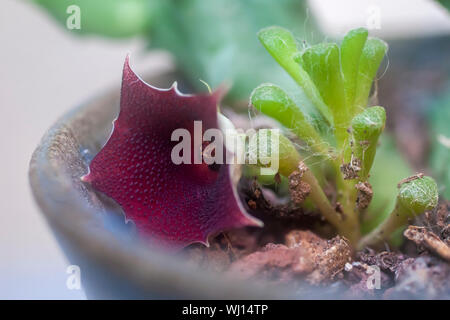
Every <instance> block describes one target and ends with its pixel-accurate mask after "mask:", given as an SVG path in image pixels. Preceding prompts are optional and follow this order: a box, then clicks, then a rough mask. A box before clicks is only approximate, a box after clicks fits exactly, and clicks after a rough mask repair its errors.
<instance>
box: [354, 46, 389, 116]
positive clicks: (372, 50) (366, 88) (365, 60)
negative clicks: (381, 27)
mask: <svg viewBox="0 0 450 320" xmlns="http://www.w3.org/2000/svg"><path fill="white" fill-rule="evenodd" d="M387 49H388V45H387V43H386V42H384V41H383V40H380V39H377V38H369V39H367V41H366V44H365V45H364V48H363V51H362V54H361V58H360V60H359V71H358V77H357V83H356V95H355V102H354V106H355V108H356V113H358V112H361V111H362V110H364V108H365V107H366V106H367V99H368V98H369V94H370V89H371V87H372V82H373V79H374V78H375V75H376V74H377V70H378V68H379V66H380V63H381V61H382V60H383V57H384V55H385V54H386V52H387Z"/></svg>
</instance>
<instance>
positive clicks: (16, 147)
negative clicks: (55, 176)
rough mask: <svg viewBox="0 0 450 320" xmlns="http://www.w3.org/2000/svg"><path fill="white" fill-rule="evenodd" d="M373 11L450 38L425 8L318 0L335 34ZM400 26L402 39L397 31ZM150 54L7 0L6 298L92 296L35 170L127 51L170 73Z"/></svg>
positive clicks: (0, 287) (437, 15)
mask: <svg viewBox="0 0 450 320" xmlns="http://www.w3.org/2000/svg"><path fill="white" fill-rule="evenodd" d="M55 1H57V0H55ZM337 3H340V4H343V5H344V7H342V6H339V5H337ZM389 4H390V5H391V9H390V7H389ZM369 5H379V6H380V7H381V10H382V11H381V13H382V15H381V19H382V20H381V23H382V25H381V26H382V29H381V30H380V31H379V32H382V33H384V34H386V33H387V34H391V35H395V36H398V35H399V34H400V35H409V36H411V35H414V33H415V32H419V31H420V30H421V31H422V33H434V32H438V33H442V32H448V31H449V30H450V25H449V23H450V22H449V19H448V16H446V13H445V12H444V11H443V10H441V9H440V8H438V7H437V6H436V4H434V3H431V2H430V1H426V0H408V1H406V0H401V1H391V0H389V1H382V0H380V1H361V0H357V1H348V0H346V1H334V0H333V1H332V0H317V1H311V8H312V11H314V13H318V14H319V15H318V17H319V22H320V25H321V26H322V27H323V28H324V29H325V30H328V31H329V32H330V33H333V34H341V33H343V32H344V29H345V30H347V28H348V27H353V26H355V25H363V26H364V25H365V21H366V20H365V19H367V11H366V10H367V7H368V6H369ZM348 8H350V9H348ZM417 26H418V27H419V28H417ZM413 27H414V28H415V29H414V28H413ZM394 28H395V29H396V30H397V31H396V33H392V32H390V30H393V29H394ZM417 29H418V30H419V31H417ZM414 30H416V31H414ZM419 33H420V32H419ZM143 47H144V44H143V43H142V42H140V41H139V40H136V39H135V40H127V41H120V42H118V41H115V42H113V41H107V40H103V39H101V38H83V39H80V38H77V37H73V36H71V35H70V34H69V32H67V31H65V30H63V29H62V28H61V27H59V26H56V24H55V23H54V22H53V20H50V19H49V18H48V17H47V15H46V14H45V13H44V12H43V11H41V10H37V9H36V8H34V7H33V6H32V5H31V4H29V3H25V2H23V1H18V0H1V3H0V108H1V109H0V112H1V113H0V150H1V151H0V152H1V157H0V172H1V174H0V200H1V201H0V228H1V229H0V298H3V299H5V298H6V299H17V298H41V299H45V298H60V299H79V298H83V297H84V294H83V292H82V291H70V290H68V289H67V288H66V285H65V282H66V279H67V274H66V267H67V265H68V262H67V261H66V259H65V258H64V256H63V255H62V252H61V251H60V249H59V247H58V245H57V243H56V242H55V240H54V238H53V236H52V234H51V233H50V230H49V228H48V226H47V225H46V223H45V221H44V220H43V218H42V216H41V214H40V213H39V211H38V209H37V207H36V205H35V204H34V201H33V199H32V197H31V193H30V190H29V185H28V177H27V170H28V162H29V160H30V157H31V153H32V151H33V149H34V148H35V146H36V145H37V143H38V142H39V139H40V138H41V137H42V135H43V134H44V132H45V130H46V129H47V128H48V127H49V126H50V125H51V124H52V123H53V122H54V121H55V120H56V119H57V118H58V117H59V116H61V115H62V114H63V113H64V112H65V111H67V110H69V109H70V108H71V107H73V106H76V105H77V104H79V103H80V102H83V101H84V100H85V99H86V98H88V97H90V96H92V95H94V94H95V93H96V92H98V91H99V90H100V91H101V90H103V89H105V88H107V87H110V86H118V85H119V84H120V77H121V68H122V64H123V60H124V57H125V54H126V52H128V51H131V52H132V53H133V59H132V64H133V65H134V67H135V69H136V70H137V71H138V72H139V70H146V71H148V70H154V71H155V72H158V70H161V69H164V68H167V67H168V66H170V59H169V58H168V57H167V55H165V54H163V53H161V52H159V53H158V52H156V53H148V52H146V53H145V55H144V54H142V53H143V50H142V48H143Z"/></svg>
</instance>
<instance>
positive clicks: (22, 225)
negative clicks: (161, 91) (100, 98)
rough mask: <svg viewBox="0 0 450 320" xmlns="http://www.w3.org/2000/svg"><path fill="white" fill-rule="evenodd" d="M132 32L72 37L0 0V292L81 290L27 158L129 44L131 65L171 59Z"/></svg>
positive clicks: (108, 75)
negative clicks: (35, 192) (37, 194)
mask: <svg viewBox="0 0 450 320" xmlns="http://www.w3.org/2000/svg"><path fill="white" fill-rule="evenodd" d="M143 47H144V44H143V43H141V42H140V41H138V40H125V41H114V42H113V41H109V40H104V39H101V38H78V37H76V36H71V35H70V34H69V32H68V31H66V30H64V29H63V28H61V27H60V26H57V25H56V23H54V21H53V20H51V19H49V18H48V16H47V15H46V14H45V13H44V12H43V11H42V10H38V9H37V8H35V7H34V6H33V5H32V4H30V3H26V2H24V1H17V0H1V2H0V108H1V109H0V150H1V151H0V152H1V157H0V172H1V174H0V199H1V201H0V228H1V229H0V298H3V299H16V298H30V299H33V298H42V299H46V298H61V299H78V298H83V297H84V294H83V292H81V291H71V290H68V289H67V288H66V279H67V274H66V268H67V265H68V262H67V260H66V259H65V257H64V256H63V255H62V253H61V251H60V249H59V247H58V244H57V243H56V241H55V240H54V238H53V235H52V234H51V233H50V230H49V228H48V226H47V225H46V222H45V220H44V219H43V218H42V215H41V214H40V213H39V211H38V208H37V206H36V205H35V203H34V201H33V199H32V196H31V192H30V188H29V185H28V163H29V161H30V158H31V154H32V152H33V150H34V148H35V147H36V145H37V144H38V142H39V140H40V138H41V137H42V136H43V134H44V132H45V130H47V129H48V128H49V127H50V125H51V124H52V123H53V122H54V121H55V120H56V119H57V118H58V117H60V116H61V115H62V114H63V113H64V112H65V111H67V110H69V109H70V108H72V107H74V106H76V105H78V104H79V103H81V102H83V101H84V100H86V99H87V98H89V97H91V96H93V95H95V93H96V92H98V91H101V90H105V89H107V88H108V87H111V86H119V85H120V80H121V72H122V65H123V61H124V58H125V55H126V53H127V52H128V51H130V52H131V53H132V64H133V66H134V67H135V69H136V71H139V70H144V69H145V70H154V71H155V72H157V71H158V70H161V69H163V68H167V66H168V65H169V59H168V57H167V56H166V55H164V54H162V53H152V54H149V53H148V52H147V53H145V57H144V55H143V49H142V48H143Z"/></svg>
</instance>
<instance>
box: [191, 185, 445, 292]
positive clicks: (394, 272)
mask: <svg viewBox="0 0 450 320" xmlns="http://www.w3.org/2000/svg"><path fill="white" fill-rule="evenodd" d="M239 192H240V195H241V198H242V201H243V203H246V204H247V210H248V211H249V212H250V213H251V214H252V215H254V216H256V217H258V218H260V219H261V220H263V221H264V223H265V227H264V228H243V229H237V230H232V231H228V232H223V233H220V234H218V235H215V236H212V237H211V239H210V247H209V248H208V247H205V246H203V245H201V244H194V245H191V246H189V247H187V248H186V249H185V251H184V253H185V254H186V255H187V257H188V261H190V263H194V264H195V265H196V266H199V267H202V268H206V269H208V270H212V271H216V272H220V273H223V274H228V275H232V276H233V277H238V278H241V279H252V280H253V279H255V280H256V279H263V280H265V281H267V282H269V283H272V284H283V285H286V286H290V287H292V288H293V289H296V290H298V291H299V292H300V294H301V291H302V290H303V293H305V292H306V294H307V292H308V291H307V290H308V289H306V288H311V287H313V288H318V289H321V290H323V291H324V292H325V291H327V290H328V291H329V290H335V292H336V293H337V292H338V294H337V295H336V297H338V298H349V299H449V298H450V263H449V262H450V213H449V212H450V202H446V203H444V202H443V203H441V204H440V205H439V206H438V207H437V208H436V209H434V210H433V211H431V212H427V213H426V214H424V215H422V216H421V217H420V218H419V219H417V220H416V221H415V222H414V224H413V225H411V226H410V227H409V228H408V229H406V230H405V232H404V235H405V238H406V239H407V240H406V241H405V243H404V244H403V246H402V247H401V248H398V249H396V250H393V249H389V248H388V247H387V246H386V250H384V251H381V252H380V251H378V252H377V251H374V250H372V249H370V248H365V249H364V250H363V251H359V252H354V251H353V250H352V248H351V246H350V245H349V243H348V242H347V240H346V239H345V238H342V237H340V236H338V235H335V233H334V230H333V229H332V228H331V227H330V226H329V225H328V224H327V223H326V222H324V221H323V219H322V218H321V216H320V215H318V214H316V213H314V212H307V211H305V210H303V209H301V208H298V207H296V206H295V205H294V204H279V203H273V202H271V201H269V200H268V198H270V196H271V193H270V191H267V190H265V189H263V188H261V187H260V186H259V185H258V183H256V182H255V181H248V180H244V181H242V182H241V184H240V188H239ZM303 296H304V295H303ZM319 297H320V296H319Z"/></svg>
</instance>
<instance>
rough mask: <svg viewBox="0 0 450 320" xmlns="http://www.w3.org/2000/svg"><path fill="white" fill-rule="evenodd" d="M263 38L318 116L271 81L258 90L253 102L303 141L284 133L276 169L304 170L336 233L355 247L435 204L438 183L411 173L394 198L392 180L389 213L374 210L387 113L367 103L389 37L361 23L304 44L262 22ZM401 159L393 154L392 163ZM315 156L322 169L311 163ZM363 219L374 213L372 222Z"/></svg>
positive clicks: (310, 190) (312, 196)
mask: <svg viewBox="0 0 450 320" xmlns="http://www.w3.org/2000/svg"><path fill="white" fill-rule="evenodd" d="M258 38H259V40H260V42H261V43H262V45H263V46H264V47H265V48H266V50H267V51H268V52H269V53H270V55H271V56H272V57H273V58H274V59H275V60H276V61H277V62H278V64H279V65H280V66H281V67H283V68H284V70H285V71H286V72H287V73H288V74H289V75H290V76H291V77H292V78H293V79H294V80H295V82H296V83H297V84H298V85H299V86H300V88H301V90H303V92H304V94H305V95H306V96H307V97H308V99H309V100H310V101H311V102H312V104H313V105H314V107H315V108H316V109H317V111H318V112H319V113H320V116H319V117H318V118H317V119H312V118H311V117H310V116H309V115H308V113H306V112H305V110H304V108H303V107H302V105H301V104H298V103H296V102H295V101H294V99H293V98H291V97H290V95H289V94H288V93H287V92H285V91H284V90H283V89H282V88H280V87H279V86H277V85H275V84H271V83H264V84H261V85H260V86H258V87H257V88H256V89H254V91H253V92H252V94H251V97H250V103H251V105H252V106H253V107H254V108H256V109H257V110H259V111H260V112H262V113H264V114H266V115H267V116H269V117H272V118H274V119H275V120H277V121H278V122H279V123H280V126H281V127H283V128H284V129H286V130H289V131H291V132H292V133H293V134H295V135H296V136H297V137H298V139H299V140H300V141H301V142H300V147H298V146H296V145H294V144H292V142H291V144H289V143H288V142H289V140H288V139H287V138H285V137H283V138H281V137H279V140H280V141H283V143H280V148H279V153H280V160H279V162H280V171H279V173H280V174H281V175H284V176H286V177H288V176H289V175H290V174H292V173H293V172H298V171H299V170H300V171H301V179H302V181H304V182H305V183H306V184H308V185H309V188H308V198H309V199H310V200H311V201H312V203H313V204H314V205H315V206H316V208H317V209H318V210H319V211H320V212H321V213H322V215H323V216H324V217H325V218H326V219H327V220H328V221H329V222H330V223H331V224H332V225H334V226H335V228H336V229H337V231H338V233H340V234H341V235H344V236H345V237H347V238H348V239H349V240H350V241H351V242H352V243H353V244H354V245H355V247H361V246H366V245H374V244H376V243H377V242H380V241H383V240H389V237H390V236H391V235H392V234H393V233H394V231H395V230H397V229H399V228H400V227H401V226H403V225H404V224H405V223H407V222H408V220H409V219H411V218H413V217H415V216H416V215H418V214H421V213H423V212H425V211H426V210H430V209H432V208H433V207H434V206H436V204H437V198H438V191H437V187H436V183H435V182H434V180H433V179H432V178H430V177H424V176H422V175H419V176H414V177H411V178H408V179H406V180H405V181H406V182H404V183H402V184H401V185H400V186H399V191H398V195H397V197H396V198H395V191H394V189H393V188H395V186H394V187H393V188H389V190H390V193H391V196H393V198H394V200H395V201H396V202H395V207H394V210H393V211H392V208H390V210H391V213H390V214H384V213H383V212H382V210H378V212H376V211H375V212H374V211H373V210H371V207H370V203H371V200H372V197H373V192H374V189H375V191H376V190H378V189H379V188H378V187H377V188H372V185H371V181H372V179H371V169H372V167H373V166H374V163H375V160H376V158H375V156H376V153H377V149H378V146H379V143H380V139H381V138H380V137H381V135H382V133H383V130H384V127H385V122H386V113H385V109H384V108H383V107H381V106H369V101H370V93H371V88H372V85H373V81H374V78H375V77H376V74H377V70H378V69H379V66H380V64H381V62H382V60H383V58H384V56H385V54H386V52H387V50H388V45H387V44H386V43H385V42H384V41H382V40H380V39H377V38H371V37H369V36H368V31H367V30H366V29H364V28H358V29H355V30H351V31H350V32H348V33H347V35H346V36H345V37H344V39H343V40H342V42H341V44H340V45H338V44H337V43H320V44H317V45H313V46H310V47H307V48H301V49H299V46H298V44H297V41H296V39H295V37H294V36H293V34H292V33H291V32H290V31H288V30H286V29H284V28H281V27H269V28H265V29H263V30H261V31H260V32H259V33H258ZM324 128H325V130H324ZM383 140H386V139H383ZM387 144H388V145H389V141H387ZM386 154H389V152H387V153H386ZM391 154H393V153H392V152H391ZM311 159H314V160H313V161H311ZM317 159H319V160H317ZM396 159H397V158H396V156H393V157H392V162H393V163H394V164H395V162H396V161H397V160H396ZM318 162H320V166H321V167H320V169H319V170H317V168H316V169H314V167H315V166H316V165H317V163H318ZM299 165H300V169H299ZM400 166H401V165H400ZM375 167H376V166H375ZM281 168H282V170H281ZM375 171H377V170H375ZM378 171H379V170H378ZM404 171H407V170H404ZM375 181H376V179H375ZM388 182H389V179H385V181H383V183H384V184H386V183H388ZM397 182H398V180H397ZM326 185H328V186H330V185H332V186H333V187H334V188H333V190H334V194H332V195H330V194H329V192H328V194H326V193H325V192H324V187H325V186H326ZM331 199H333V201H331ZM385 206H386V205H385ZM386 207H387V206H386ZM375 208H376V209H379V208H377V207H375ZM364 217H369V219H368V221H365V219H364ZM366 220H367V219H366ZM374 221H375V222H376V223H374ZM369 231H371V232H369ZM364 233H368V234H366V235H364V236H363V234H364Z"/></svg>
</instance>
